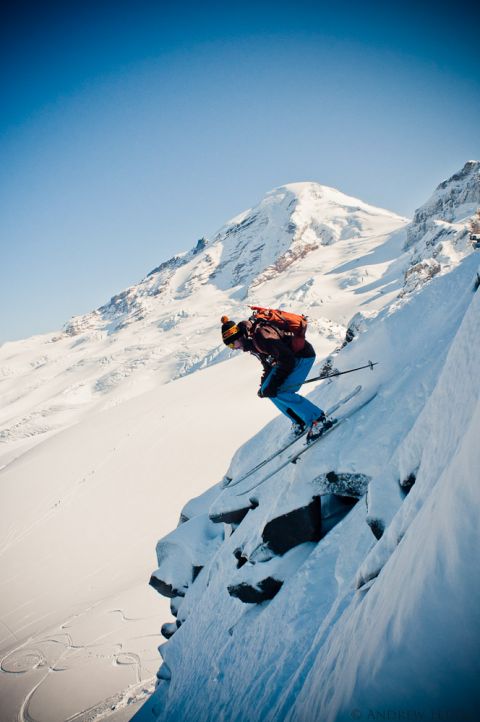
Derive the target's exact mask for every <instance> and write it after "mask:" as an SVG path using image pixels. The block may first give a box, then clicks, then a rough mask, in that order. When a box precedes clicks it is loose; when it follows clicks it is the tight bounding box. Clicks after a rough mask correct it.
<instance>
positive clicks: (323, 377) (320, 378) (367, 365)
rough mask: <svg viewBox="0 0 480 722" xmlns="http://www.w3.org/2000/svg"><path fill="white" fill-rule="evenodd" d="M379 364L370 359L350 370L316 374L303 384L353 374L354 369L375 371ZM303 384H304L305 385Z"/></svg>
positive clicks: (288, 388) (291, 388) (290, 389)
mask: <svg viewBox="0 0 480 722" xmlns="http://www.w3.org/2000/svg"><path fill="white" fill-rule="evenodd" d="M377 365H378V361H374V362H373V361H369V362H368V364H365V366H357V368H355V369H348V371H333V372H332V373H331V374H325V375H323V374H320V376H315V377H314V378H313V379H307V380H306V381H304V382H303V384H311V383H312V381H323V379H333V378H335V377H336V376H343V374H351V373H353V371H361V370H362V369H370V370H371V371H373V367H374V366H377ZM303 384H302V386H303ZM294 388H297V387H296V386H291V387H287V388H286V389H282V391H292V390H293V389H294Z"/></svg>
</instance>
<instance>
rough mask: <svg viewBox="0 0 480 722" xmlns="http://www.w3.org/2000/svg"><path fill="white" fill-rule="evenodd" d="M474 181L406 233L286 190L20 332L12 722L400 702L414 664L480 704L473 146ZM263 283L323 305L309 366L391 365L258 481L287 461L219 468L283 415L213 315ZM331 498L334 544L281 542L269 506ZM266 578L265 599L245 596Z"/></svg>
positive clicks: (0, 365)
mask: <svg viewBox="0 0 480 722" xmlns="http://www.w3.org/2000/svg"><path fill="white" fill-rule="evenodd" d="M467 165H468V164H467ZM464 170H465V169H464ZM458 175H459V177H458V178H454V180H453V181H452V182H451V183H449V182H446V184H441V186H439V189H437V191H436V192H435V194H434V196H435V198H436V197H437V196H438V195H440V196H441V197H442V199H445V198H447V200H448V199H450V200H448V202H447V201H445V203H446V205H445V203H444V207H447V206H448V209H449V212H450V211H451V210H452V209H453V211H452V212H453V216H451V217H449V218H446V217H445V218H443V217H440V215H439V214H438V208H437V205H438V204H437V201H436V200H435V199H433V200H432V201H431V202H427V204H424V207H423V210H422V213H421V214H418V216H417V221H418V223H423V222H425V224H426V225H425V232H424V234H423V235H422V234H421V233H420V232H418V238H417V239H416V240H415V242H414V243H413V245H412V244H408V243H407V242H406V241H407V230H406V224H407V220H406V219H402V218H399V217H398V216H396V215H395V214H392V213H390V212H388V211H384V210H382V209H377V208H373V207H372V206H368V205H367V204H365V203H363V202H362V201H359V200H358V199H353V198H350V197H348V196H345V195H344V194H342V193H340V192H339V191H337V190H335V189H330V188H327V187H325V186H320V185H319V184H315V183H294V184H288V185H286V186H283V187H281V188H279V189H276V190H274V191H272V192H271V193H270V194H268V195H267V196H266V198H265V199H263V200H262V201H261V202H260V203H259V204H258V206H256V207H255V208H252V209H249V210H247V211H244V212H243V213H241V214H239V215H238V216H237V217H236V218H235V219H233V220H231V221H230V222H229V223H227V224H226V225H225V226H223V227H221V228H220V230H219V231H217V232H216V233H215V234H213V235H212V240H211V241H210V242H206V243H205V242H203V241H202V242H201V243H199V244H196V245H195V247H194V248H193V250H192V251H190V252H188V253H185V254H181V255H179V256H177V257H176V258H174V259H171V260H170V261H167V262H165V263H162V264H160V266H158V268H156V269H154V271H152V272H151V273H149V274H148V275H147V276H146V277H145V278H144V279H143V280H142V281H141V282H140V283H138V284H136V285H134V286H131V287H130V288H129V289H127V290H126V291H125V292H123V293H120V294H118V295H117V296H115V297H114V298H113V299H112V300H111V301H110V302H109V303H107V304H105V305H104V306H102V307H101V308H100V309H97V310H95V311H93V312H92V313H91V314H86V315H85V316H83V317H79V318H76V319H72V320H71V321H70V322H69V323H68V324H67V325H66V326H65V328H64V330H63V331H61V332H56V333H53V334H45V335H43V336H36V337H32V338H30V339H26V340H24V341H19V342H14V343H6V344H3V345H2V346H1V347H0V393H1V395H2V404H1V411H0V424H1V429H0V440H1V441H2V445H1V447H0V477H1V478H0V484H1V486H0V489H1V511H0V514H1V518H2V526H1V533H0V572H1V575H2V581H3V582H4V589H5V590H6V591H5V592H4V593H3V595H2V597H1V598H0V654H1V656H0V693H1V696H2V715H3V716H2V722H3V719H4V718H5V720H6V722H9V720H21V722H24V721H25V722H26V720H30V719H35V720H36V721H37V722H55V720H57V719H58V720H65V719H78V720H80V719H90V720H99V719H105V718H109V719H112V720H113V721H114V722H126V721H127V720H128V719H130V718H131V717H132V716H133V715H134V713H135V712H137V715H136V719H138V720H139V722H140V721H142V722H143V720H147V719H148V720H152V719H156V720H162V721H163V720H165V721H167V720H168V722H171V721H172V720H186V719H195V720H199V722H201V720H205V721H207V720H210V719H212V718H219V719H229V720H238V721H239V722H240V721H242V722H243V720H249V722H254V721H255V720H257V719H258V720H260V719H261V720H262V721H263V720H272V721H273V720H279V719H290V720H296V719H298V720H305V722H307V721H308V722H310V720H311V719H316V718H321V719H325V720H336V719H351V712H352V710H353V709H355V710H356V709H359V710H361V714H362V715H363V716H364V717H365V718H366V716H367V714H368V711H369V710H370V709H373V710H382V709H383V710H385V709H393V710H404V709H405V704H404V701H403V696H404V694H405V688H406V686H407V684H408V689H409V700H410V701H411V705H410V707H411V708H412V709H418V710H420V711H425V712H428V713H430V712H431V710H432V709H433V710H434V711H435V710H440V711H441V710H442V709H445V708H447V707H448V709H456V710H460V711H462V710H466V711H469V710H470V707H471V706H472V705H473V701H478V700H475V697H474V695H473V691H472V690H473V680H474V679H475V677H476V676H478V663H477V662H476V657H474V649H475V645H476V647H477V649H478V635H477V633H476V631H475V630H477V631H478V629H479V626H478V621H479V620H478V612H477V608H476V605H475V603H474V600H475V599H476V598H477V597H478V576H477V575H476V574H474V573H473V571H472V570H474V569H475V566H474V562H475V553H476V549H477V548H478V539H477V535H478V532H477V529H478V472H477V471H476V470H477V469H478V468H479V461H480V460H479V459H478V450H477V448H478V445H475V437H476V436H478V430H479V428H480V427H479V413H480V412H479V386H478V373H477V374H476V373H475V371H476V369H478V362H479V358H478V343H476V339H477V338H478V333H479V330H480V329H479V328H478V325H479V321H478V319H479V313H478V311H479V308H478V306H479V303H480V296H479V295H478V293H474V288H475V278H476V275H477V273H478V270H479V257H478V254H476V253H475V252H474V251H473V249H472V246H471V244H469V243H467V242H466V240H465V239H466V236H465V234H467V236H468V231H466V228H467V225H468V221H469V218H468V217H467V214H466V212H467V210H468V211H470V206H472V208H473V205H475V202H477V201H478V202H477V205H480V195H479V196H478V198H477V195H475V194H476V193H477V190H478V186H477V177H478V167H477V165H475V163H474V164H473V165H468V168H467V170H466V171H465V172H464V175H462V172H461V173H460V174H458ZM450 181H451V179H450ZM452 184H453V186H452ZM462 184H463V185H462ZM442 186H444V187H443V188H442ZM452 187H453V188H454V190H453V191H452V190H451V188H452ZM452 199H453V200H452ZM475 199H477V201H476V200H475ZM442 202H443V201H442ZM456 204H457V205H458V204H460V205H462V208H461V209H460V210H458V208H457V206H456ZM468 204H470V205H468ZM467 206H468V207H467ZM472 212H473V211H472ZM429 214H430V215H429ZM420 216H421V217H420ZM415 222H416V221H414V223H415ZM418 228H419V226H418V224H417V230H418ZM432 229H433V230H432ZM410 238H411V237H410ZM422 264H424V265H422ZM435 264H438V266H439V270H438V271H436V272H435V273H429V272H428V269H431V268H436V266H435ZM256 302H257V303H259V304H260V305H270V306H274V307H284V308H290V309H291V310H300V311H306V312H307V313H308V316H309V319H310V322H309V332H308V336H309V339H311V340H312V342H313V344H314V346H315V347H316V349H317V355H318V358H317V361H318V362H319V364H318V365H317V367H315V368H314V369H313V372H312V375H313V374H314V373H315V372H316V371H318V370H319V368H320V364H321V362H322V360H323V357H327V356H328V358H329V359H330V360H331V361H332V362H333V364H334V366H335V368H338V369H339V370H345V369H347V368H352V367H355V366H359V365H363V364H364V363H365V362H366V361H368V359H371V360H373V361H376V362H378V366H376V367H375V370H374V371H370V370H369V369H366V370H364V371H360V372H357V373H355V374H352V375H346V376H341V377H338V378H336V379H332V380H330V381H324V382H320V383H318V382H317V383H316V384H311V385H310V386H309V387H306V393H309V395H310V397H311V398H312V400H313V401H314V402H316V403H317V404H319V405H320V406H322V407H323V408H328V407H330V406H332V405H333V404H335V403H336V402H337V401H338V400H339V399H340V398H341V397H343V396H345V395H346V394H347V393H349V392H350V391H352V389H354V388H355V387H356V386H357V384H361V386H362V392H361V393H362V398H368V397H370V396H371V395H372V394H373V393H376V396H375V399H374V400H373V401H372V402H371V403H370V404H369V405H368V406H367V407H364V408H363V409H362V410H361V411H360V412H358V414H356V415H355V416H353V417H352V418H351V420H349V421H346V422H345V423H344V424H342V425H341V426H339V427H338V429H336V430H335V431H334V432H332V433H331V434H330V435H329V436H327V437H326V438H325V439H323V440H322V441H321V442H320V443H319V444H318V445H317V446H316V447H314V448H312V449H311V450H309V451H308V452H307V453H306V454H305V455H303V456H302V461H299V462H298V464H297V465H295V466H293V465H289V466H288V467H286V468H285V469H284V470H282V471H281V472H280V473H278V474H277V475H275V476H272V477H271V478H270V479H269V480H268V481H266V482H265V483H263V484H261V485H260V486H259V487H258V488H256V489H254V490H252V491H251V492H249V493H246V494H244V495H243V496H242V490H243V491H245V488H246V487H247V486H250V485H251V484H252V483H254V482H255V481H256V480H261V478H262V475H263V474H265V473H266V472H269V471H271V467H270V466H267V467H266V469H264V470H261V471H260V472H257V474H256V475H252V476H251V477H249V478H248V479H246V480H245V481H244V482H241V483H240V484H239V485H238V487H234V488H231V489H229V488H228V487H227V488H225V489H222V486H221V483H220V482H221V480H222V478H223V477H224V475H225V474H227V473H228V474H229V475H233V476H235V475H237V476H238V475H240V474H241V473H243V472H245V471H247V470H248V469H249V468H250V467H251V466H252V465H253V464H254V463H256V462H257V461H259V460H261V459H262V458H264V457H265V455H266V454H268V453H271V452H273V451H274V450H275V449H276V448H277V447H278V443H279V440H280V439H281V438H285V435H286V434H287V433H288V427H289V425H288V422H287V421H286V420H285V419H284V418H281V417H279V416H278V415H277V412H276V410H275V408H274V407H273V405H271V404H270V403H269V402H268V401H266V400H261V399H258V398H257V397H256V395H255V391H256V388H257V385H258V380H259V375H260V369H259V367H258V362H257V361H256V360H255V359H253V358H251V357H249V356H247V355H238V354H237V355H236V354H233V353H231V352H230V351H228V349H225V347H224V346H223V345H222V344H221V342H220V338H219V318H220V316H221V315H222V314H223V313H226V314H227V315H229V316H230V317H233V318H235V319H239V318H242V317H245V316H246V315H247V314H248V304H254V303H256ZM347 327H350V329H351V330H352V331H353V332H354V340H353V341H352V342H351V343H349V344H347V345H346V346H344V347H343V348H342V347H341V346H342V343H343V341H344V338H345V332H346V330H347ZM272 463H274V462H272ZM332 472H334V473H333V474H332ZM412 473H414V474H415V475H416V481H415V484H414V486H413V487H412V489H411V490H410V492H409V493H408V495H406V490H405V489H402V488H401V486H400V484H399V482H401V481H405V480H406V479H407V477H408V476H409V475H410V474H412ZM476 482H477V483H476ZM367 487H368V492H367V494H366V496H362V495H363V494H364V492H365V489H366V488H367ZM345 493H350V494H352V495H353V496H357V497H361V498H360V500H359V501H358V502H357V503H356V504H353V505H352V506H351V508H349V509H345V511H344V512H342V513H341V514H338V509H337V507H336V504H337V505H338V499H337V498H336V497H335V496H333V495H332V494H340V495H341V494H345ZM319 495H322V497H323V505H322V509H323V513H322V514H323V517H324V520H325V527H324V532H325V535H324V536H323V538H322V539H321V540H320V541H307V542H304V543H301V544H298V545H297V546H294V547H293V548H291V549H289V550H288V551H287V552H286V553H285V554H283V555H276V554H274V553H272V551H271V550H270V549H269V548H268V545H267V544H266V543H265V540H264V538H263V531H264V529H265V526H266V525H267V524H269V523H270V522H274V521H275V520H276V519H278V518H279V516H281V515H284V514H287V515H288V514H289V513H290V512H293V511H295V510H296V509H299V508H300V507H302V506H304V507H305V506H308V504H310V503H311V502H312V499H315V498H317V497H318V496H319ZM192 497H193V498H192ZM235 509H237V510H238V509H244V511H247V509H248V513H246V516H245V517H244V518H243V520H241V522H239V521H237V522H236V523H231V524H223V523H216V524H215V523H213V522H212V521H211V520H210V519H209V515H212V514H213V513H214V512H218V513H221V512H223V511H225V510H235ZM179 517H180V522H181V523H180V525H178V522H179ZM327 517H329V519H327ZM342 517H343V518H342ZM372 529H373V530H376V532H377V535H378V536H380V535H381V534H382V533H383V536H382V537H381V539H380V540H379V541H377V539H376V537H375V536H374V535H373V534H372ZM158 539H160V541H159V542H158V544H157V554H158V558H157V564H158V569H157V570H156V571H155V568H154V565H155V559H154V547H155V544H156V542H157V540H158ZM477 566H478V565H477ZM152 573H153V574H154V576H156V578H157V579H158V580H160V581H162V582H165V583H166V584H170V586H171V588H172V590H174V589H175V590H176V591H175V592H174V593H175V594H176V595H177V596H175V597H174V598H173V599H172V600H171V608H172V609H173V610H174V611H175V612H176V614H177V622H178V624H179V625H180V626H179V628H178V629H177V628H176V627H177V625H176V624H175V623H174V622H172V621H171V617H170V614H169V611H168V601H167V600H165V599H163V600H162V598H161V597H160V596H159V595H158V594H157V593H156V592H155V591H154V590H153V589H152V588H151V587H149V586H148V580H149V578H150V575H151V574H152ZM267 577H270V578H273V579H277V580H278V582H279V583H281V589H280V591H279V592H278V594H276V596H274V598H273V599H271V601H266V602H263V603H262V604H260V605H255V604H244V603H242V602H241V601H240V600H239V599H238V598H235V597H234V596H231V595H230V594H229V592H228V589H229V588H232V587H235V586H237V585H238V584H241V583H242V582H243V583H245V584H248V585H250V586H251V587H252V588H254V587H255V588H257V589H258V588H260V586H261V583H262V581H263V580H264V579H266V578H267ZM259 585H260V586H259ZM164 622H167V623H168V624H169V629H170V631H174V630H175V629H176V631H174V634H173V635H172V636H171V637H170V639H169V640H168V642H164V643H163V644H161V647H160V654H161V657H162V659H163V660H164V661H163V664H162V667H161V670H160V671H158V673H157V674H158V677H159V679H160V680H161V681H160V682H159V684H158V686H157V689H156V691H155V693H154V694H153V695H152V696H151V697H150V695H151V693H152V692H153V689H154V686H155V674H156V672H157V670H158V667H159V666H160V662H161V660H160V658H159V656H158V651H157V647H158V645H159V643H160V641H161V637H160V628H161V626H162V624H163V623H164ZM439 629H440V630H441V634H440V633H439ZM412 669H413V670H414V671H415V673H414V674H413V675H412ZM408 677H409V678H408ZM402 695H403V696H402ZM469 705H470V706H469ZM152 710H153V712H154V714H152ZM319 710H320V711H319ZM465 713H466V712H465ZM454 718H455V717H454ZM457 718H458V715H457Z"/></svg>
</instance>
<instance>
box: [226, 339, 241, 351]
mask: <svg viewBox="0 0 480 722" xmlns="http://www.w3.org/2000/svg"><path fill="white" fill-rule="evenodd" d="M229 346H230V348H234V349H235V350H236V351H238V350H240V349H242V350H243V341H242V339H241V338H237V339H235V341H234V342H233V343H231V344H229Z"/></svg>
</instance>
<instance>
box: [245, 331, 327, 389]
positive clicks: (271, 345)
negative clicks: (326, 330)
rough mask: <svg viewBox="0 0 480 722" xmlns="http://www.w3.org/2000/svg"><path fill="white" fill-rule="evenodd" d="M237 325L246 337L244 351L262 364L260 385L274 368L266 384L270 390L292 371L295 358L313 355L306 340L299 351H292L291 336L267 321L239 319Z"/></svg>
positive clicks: (312, 349)
mask: <svg viewBox="0 0 480 722" xmlns="http://www.w3.org/2000/svg"><path fill="white" fill-rule="evenodd" d="M238 327H239V328H240V329H241V330H242V333H243V335H244V337H245V339H246V340H245V341H244V351H248V352H249V353H251V354H253V355H254V356H256V357H257V358H258V359H259V360H260V363H261V364H262V366H263V375H262V379H261V381H260V385H262V384H263V382H264V381H265V379H266V378H267V376H268V374H269V373H270V371H271V370H272V369H273V368H274V369H275V374H272V377H271V380H270V382H269V384H268V389H269V391H270V392H271V391H274V390H276V389H277V388H278V387H279V386H281V385H282V384H283V382H284V381H285V379H286V378H287V376H289V375H290V374H291V373H292V371H293V369H294V367H295V359H297V358H311V357H312V356H315V351H314V348H313V346H312V345H311V344H310V343H309V342H308V341H305V346H304V347H303V349H302V350H301V351H298V352H297V353H294V352H293V351H292V347H291V337H290V336H284V335H283V334H282V332H281V331H280V330H279V329H277V328H275V326H272V325H270V324H268V323H263V322H262V323H256V324H253V323H252V322H251V321H240V323H239V324H238ZM272 386H273V387H274V388H272Z"/></svg>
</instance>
